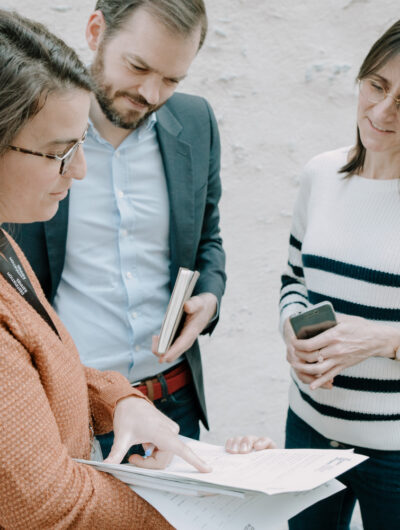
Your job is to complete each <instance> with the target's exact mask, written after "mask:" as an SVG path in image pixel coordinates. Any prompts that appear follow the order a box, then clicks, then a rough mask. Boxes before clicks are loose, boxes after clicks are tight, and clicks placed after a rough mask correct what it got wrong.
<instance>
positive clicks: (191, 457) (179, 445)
mask: <svg viewBox="0 0 400 530" xmlns="http://www.w3.org/2000/svg"><path fill="white" fill-rule="evenodd" d="M168 445H169V447H168V450H169V451H171V452H173V453H174V454H176V455H178V456H180V457H181V458H182V459H183V460H185V461H186V462H187V463H188V464H190V465H192V466H193V467H195V468H196V469H197V470H198V471H200V473H210V471H212V468H211V466H210V465H209V464H207V463H206V462H204V460H202V459H201V458H200V457H199V456H197V455H196V453H194V452H193V451H192V450H191V449H190V447H188V446H187V445H185V444H184V443H183V442H182V440H179V438H175V439H171V440H170V443H169V444H168ZM164 449H165V447H164Z"/></svg>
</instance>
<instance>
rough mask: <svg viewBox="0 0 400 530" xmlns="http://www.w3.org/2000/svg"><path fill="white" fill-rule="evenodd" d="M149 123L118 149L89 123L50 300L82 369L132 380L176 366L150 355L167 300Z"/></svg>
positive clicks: (165, 206)
mask: <svg viewBox="0 0 400 530" xmlns="http://www.w3.org/2000/svg"><path fill="white" fill-rule="evenodd" d="M155 122H156V116H155V114H153V115H152V116H150V117H149V119H148V120H147V121H146V122H145V123H144V124H143V125H142V126H141V127H139V128H138V129H137V130H135V131H133V132H132V133H130V134H129V135H128V136H127V137H126V139H125V140H124V141H123V142H122V143H121V144H120V146H119V147H118V148H117V149H114V147H113V146H112V145H111V144H110V143H109V142H107V141H106V140H104V139H103V138H102V137H101V136H100V135H99V133H98V132H97V131H96V129H95V128H94V127H93V125H92V124H90V126H89V131H88V136H87V140H86V143H85V147H84V150H85V157H86V161H87V168H88V169H87V175H86V177H85V179H83V180H82V181H75V182H74V183H73V185H72V188H71V194H70V206H69V222H68V236H67V253H66V260H65V265H64V270H63V273H62V278H61V282H60V285H59V288H58V290H57V294H56V298H55V308H56V310H57V312H58V313H59V315H60V317H61V319H62V321H63V322H64V323H65V325H66V326H67V329H68V330H69V332H70V333H71V335H72V337H73V339H74V341H75V343H76V345H77V347H78V350H79V353H80V355H81V359H82V362H83V364H85V365H87V366H91V367H94V368H98V369H100V370H117V371H119V372H120V373H122V374H123V375H125V376H126V377H127V378H128V379H129V380H130V381H131V382H135V381H139V380H141V379H144V378H146V377H149V376H153V375H154V374H156V373H158V372H161V371H163V370H166V369H168V368H170V367H171V366H172V365H173V364H176V363H173V364H168V365H166V364H161V365H160V364H159V363H158V361H157V358H156V357H155V356H154V354H153V353H152V352H151V337H152V335H154V334H158V333H159V331H160V327H161V323H162V319H163V316H164V313H165V310H166V307H167V305H168V300H169V296H170V287H169V282H170V270H169V267H170V249H169V199H168V192H167V183H166V177H165V172H164V168H163V162H162V158H161V153H160V149H159V144H158V140H157V135H156V130H155V127H154V125H155ZM177 362H179V361H177Z"/></svg>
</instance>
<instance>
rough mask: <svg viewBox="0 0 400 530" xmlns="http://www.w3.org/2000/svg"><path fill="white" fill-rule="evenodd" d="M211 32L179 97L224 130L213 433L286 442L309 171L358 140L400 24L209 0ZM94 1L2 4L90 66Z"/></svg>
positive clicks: (349, 3) (211, 360) (316, 5)
mask: <svg viewBox="0 0 400 530" xmlns="http://www.w3.org/2000/svg"><path fill="white" fill-rule="evenodd" d="M206 3H207V7H208V10H209V16H210V31H209V35H208V38H207V41H206V44H205V47H204V49H203V50H202V51H201V53H200V55H199V57H198V58H197V59H196V61H195V63H194V64H193V67H192V69H191V73H190V75H189V78H188V79H187V81H185V84H184V86H182V90H184V91H187V92H192V93H196V94H201V95H203V96H205V97H206V98H207V99H209V100H210V102H211V103H212V105H213V107H214V109H215V113H216V116H217V118H218V122H219V124H220V129H221V139H222V148H223V155H222V181H223V190H224V195H223V200H222V204H221V213H222V229H223V237H224V241H225V248H226V251H227V255H228V275H229V283H228V287H227V292H226V296H225V299H224V303H223V306H222V314H221V322H220V324H219V326H218V328H217V330H216V332H215V334H214V336H213V337H212V338H211V339H205V340H204V341H203V353H204V355H203V357H204V365H205V373H206V390H207V396H208V406H209V409H210V419H211V426H212V432H211V433H209V434H206V435H205V438H206V439H209V440H212V441H216V442H217V441H222V440H223V439H224V438H225V436H226V435H227V434H228V433H231V432H242V431H253V432H257V433H264V432H271V433H272V435H273V436H274V437H275V438H276V439H277V440H278V441H280V442H281V441H282V439H283V434H282V432H283V422H284V416H285V409H286V393H287V382H288V370H287V367H286V364H285V361H284V348H283V345H282V342H281V340H280V338H279V336H278V332H277V325H278V324H277V310H276V307H277V302H278V296H279V295H278V292H279V276H280V272H281V269H282V266H283V264H284V263H285V260H286V252H287V239H288V232H289V226H290V215H291V209H292V205H293V200H294V198H295V195H296V189H297V178H296V176H297V175H298V173H299V170H300V169H301V167H302V166H303V165H304V164H305V162H306V161H307V160H308V159H309V158H310V157H311V156H313V155H314V154H317V153H318V152H321V151H323V150H326V149H333V148H336V147H339V146H341V145H344V144H350V143H351V142H352V141H353V137H354V133H355V125H354V116H355V106H356V97H357V96H356V94H357V90H356V87H355V85H354V78H355V76H356V72H357V69H358V67H359V65H360V62H361V60H362V58H363V57H364V56H365V54H366V53H367V51H368V49H369V47H370V45H371V44H372V43H373V41H374V40H375V39H376V38H377V37H378V36H379V34H381V33H382V32H383V30H384V29H386V28H387V27H388V26H389V25H390V24H391V23H392V22H394V21H395V20H396V19H397V18H398V17H399V14H400V12H399V9H398V1H396V0H303V2H298V1H295V0H214V1H212V0H206ZM93 5H94V0H80V1H78V0H40V2H38V1H37V0H20V1H19V2H18V3H16V2H15V0H0V6H1V7H6V8H16V9H17V10H18V11H19V12H21V13H22V14H24V15H26V16H29V17H32V18H35V19H38V20H41V21H43V22H45V23H46V24H47V25H48V26H49V27H50V29H52V30H53V31H54V32H56V33H57V34H59V35H60V36H62V37H63V38H65V39H66V41H67V42H68V43H69V44H71V45H73V46H75V47H76V49H77V50H78V52H79V53H80V54H81V55H82V57H83V58H84V59H85V60H89V59H90V55H89V54H88V53H87V50H86V45H85V39H84V28H85V22H86V19H87V17H88V15H89V13H90V11H91V9H92V7H93Z"/></svg>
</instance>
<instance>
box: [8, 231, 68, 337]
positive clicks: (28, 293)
mask: <svg viewBox="0 0 400 530" xmlns="http://www.w3.org/2000/svg"><path fill="white" fill-rule="evenodd" d="M0 273H1V274H2V275H3V277H4V279H5V280H7V282H8V283H9V284H10V285H11V286H12V287H14V289H15V290H16V291H17V292H18V293H19V294H20V295H21V296H22V297H23V298H25V300H26V301H27V302H28V303H29V304H30V305H31V306H32V307H33V309H35V311H36V312H37V313H39V315H40V316H41V317H42V318H43V320H44V321H46V322H47V324H48V325H49V326H50V327H51V329H52V330H53V331H54V332H55V333H56V334H57V335H58V337H59V338H60V340H61V337H60V334H59V333H58V331H57V328H56V326H55V325H54V322H53V321H52V319H51V318H50V315H49V314H48V312H47V311H46V309H45V308H44V307H43V305H42V304H41V302H40V300H39V298H38V296H37V294H36V292H35V290H34V288H33V286H32V284H31V282H30V280H29V278H28V275H27V274H26V273H25V271H24V269H23V267H22V265H21V262H20V261H19V258H18V256H17V254H16V253H15V251H14V249H13V247H12V246H11V243H10V242H9V240H8V239H7V236H6V235H5V234H4V232H3V230H1V229H0Z"/></svg>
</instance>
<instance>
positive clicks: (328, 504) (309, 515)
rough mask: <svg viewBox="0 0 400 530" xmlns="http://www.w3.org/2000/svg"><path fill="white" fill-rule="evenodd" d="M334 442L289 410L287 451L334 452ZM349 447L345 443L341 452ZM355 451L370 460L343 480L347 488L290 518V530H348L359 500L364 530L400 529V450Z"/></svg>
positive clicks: (359, 449)
mask: <svg viewBox="0 0 400 530" xmlns="http://www.w3.org/2000/svg"><path fill="white" fill-rule="evenodd" d="M331 441H332V440H329V439H328V438H325V437H324V436H322V435H321V434H319V433H318V432H317V431H315V430H314V429H312V428H311V427H310V426H309V425H308V424H307V423H305V422H304V421H303V420H302V419H300V418H299V417H298V416H297V415H296V414H294V412H293V411H292V410H290V409H289V412H288V417H287V422H286V447H287V448H289V449H295V448H300V449H301V448H312V449H332V446H331V445H330V442H331ZM349 447H352V446H348V445H345V444H342V443H341V444H340V445H339V447H338V449H348V448H349ZM354 449H355V452H356V453H359V454H363V455H366V456H368V457H369V459H368V460H366V461H365V462H362V463H361V464H359V465H358V466H356V467H355V468H353V469H350V470H349V471H347V472H346V473H343V475H341V476H340V477H339V480H340V481H341V482H343V484H345V485H346V489H345V490H343V491H340V492H339V493H336V494H335V495H332V497H328V498H327V499H325V500H323V501H320V502H318V503H316V504H314V505H313V506H311V507H310V508H307V509H306V510H304V511H303V512H301V513H300V514H299V515H296V516H295V517H293V518H292V519H290V521H289V528H290V530H348V529H349V527H350V521H351V516H352V513H353V510H354V505H355V503H356V500H358V501H359V503H360V509H361V516H362V520H363V526H364V530H399V529H400V451H378V450H375V449H365V448H363V447H355V448H354Z"/></svg>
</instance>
